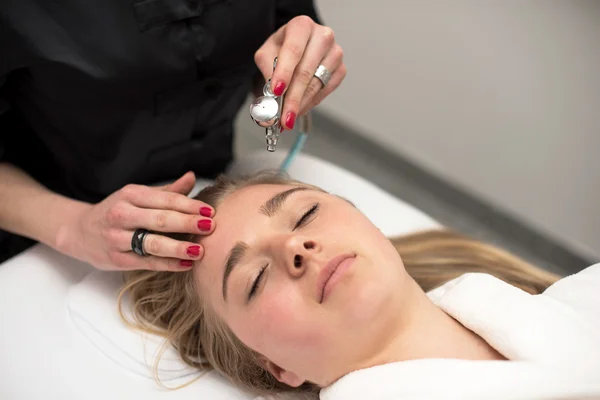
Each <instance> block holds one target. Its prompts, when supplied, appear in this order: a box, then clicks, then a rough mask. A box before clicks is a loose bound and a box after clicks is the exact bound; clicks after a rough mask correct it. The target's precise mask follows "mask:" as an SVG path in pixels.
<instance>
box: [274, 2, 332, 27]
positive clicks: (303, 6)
mask: <svg viewBox="0 0 600 400" xmlns="http://www.w3.org/2000/svg"><path fill="white" fill-rule="evenodd" d="M276 12H277V28H279V27H280V26H282V25H285V24H287V23H288V22H289V20H290V19H292V18H294V17H297V16H298V15H308V16H309V17H311V18H312V19H313V21H315V22H316V23H317V24H321V25H322V24H323V23H322V22H321V18H320V17H319V15H318V14H317V10H316V8H315V3H314V1H313V0H277V10H276Z"/></svg>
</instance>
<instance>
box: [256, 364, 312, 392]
mask: <svg viewBox="0 0 600 400" xmlns="http://www.w3.org/2000/svg"><path fill="white" fill-rule="evenodd" d="M260 363H261V364H262V366H263V368H264V369H266V370H267V371H269V373H270V374H271V375H273V376H274V377H275V379H277V380H278V381H279V382H281V383H285V384H286V385H288V386H291V387H298V386H300V385H302V384H303V383H304V379H302V378H300V377H299V376H298V375H296V374H295V373H293V372H291V371H288V370H285V369H283V368H281V367H280V366H279V365H277V364H275V363H274V362H271V361H269V360H267V359H266V358H265V357H263V356H260Z"/></svg>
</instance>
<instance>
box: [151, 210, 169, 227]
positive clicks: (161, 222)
mask: <svg viewBox="0 0 600 400" xmlns="http://www.w3.org/2000/svg"><path fill="white" fill-rule="evenodd" d="M167 221H168V215H167V212H166V211H159V212H157V213H156V220H155V221H154V224H155V225H156V227H157V228H158V229H159V230H162V229H164V228H166V227H167Z"/></svg>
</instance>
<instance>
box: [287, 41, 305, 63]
mask: <svg viewBox="0 0 600 400" xmlns="http://www.w3.org/2000/svg"><path fill="white" fill-rule="evenodd" d="M287 51H288V52H289V53H290V54H291V55H292V57H293V58H295V59H298V60H299V59H301V58H302V55H303V54H304V48H303V47H301V46H299V45H297V44H289V45H288V46H287Z"/></svg>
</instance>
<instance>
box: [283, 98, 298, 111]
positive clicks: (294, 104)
mask: <svg viewBox="0 0 600 400" xmlns="http://www.w3.org/2000/svg"><path fill="white" fill-rule="evenodd" d="M285 108H286V109H287V110H289V111H293V110H298V109H299V108H300V102H299V101H298V100H296V99H293V98H290V99H287V100H286V101H285Z"/></svg>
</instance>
